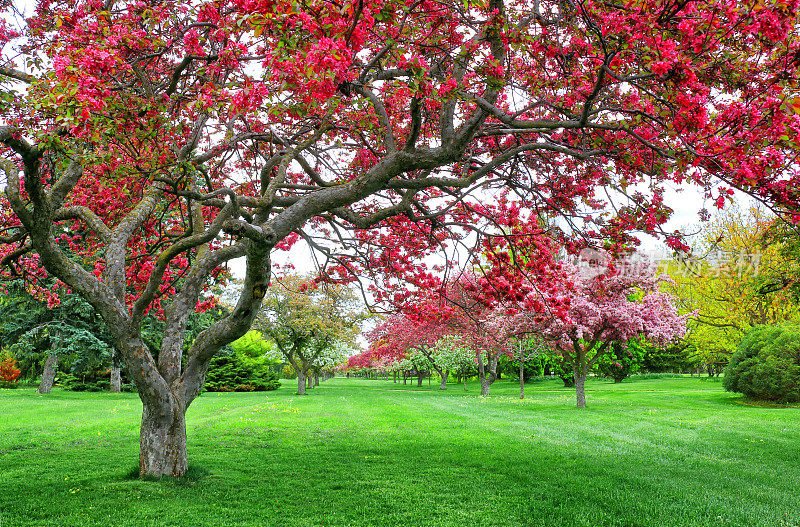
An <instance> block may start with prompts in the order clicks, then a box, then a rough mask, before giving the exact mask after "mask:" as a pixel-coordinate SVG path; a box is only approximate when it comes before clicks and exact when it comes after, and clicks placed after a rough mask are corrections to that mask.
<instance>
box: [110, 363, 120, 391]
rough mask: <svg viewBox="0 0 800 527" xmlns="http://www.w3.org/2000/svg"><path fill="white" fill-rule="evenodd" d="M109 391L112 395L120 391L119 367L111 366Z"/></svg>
mask: <svg viewBox="0 0 800 527" xmlns="http://www.w3.org/2000/svg"><path fill="white" fill-rule="evenodd" d="M111 391H112V392H113V393H119V392H121V391H122V371H121V370H120V367H119V366H111Z"/></svg>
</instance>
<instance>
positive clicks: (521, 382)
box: [519, 359, 525, 399]
mask: <svg viewBox="0 0 800 527" xmlns="http://www.w3.org/2000/svg"><path fill="white" fill-rule="evenodd" d="M519 398H520V399H524V398H525V362H524V361H523V360H522V359H520V361H519Z"/></svg>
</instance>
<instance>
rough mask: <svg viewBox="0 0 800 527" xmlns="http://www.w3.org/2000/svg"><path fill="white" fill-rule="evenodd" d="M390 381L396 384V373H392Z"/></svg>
mask: <svg viewBox="0 0 800 527" xmlns="http://www.w3.org/2000/svg"><path fill="white" fill-rule="evenodd" d="M392 380H393V382H397V372H396V371H393V372H392Z"/></svg>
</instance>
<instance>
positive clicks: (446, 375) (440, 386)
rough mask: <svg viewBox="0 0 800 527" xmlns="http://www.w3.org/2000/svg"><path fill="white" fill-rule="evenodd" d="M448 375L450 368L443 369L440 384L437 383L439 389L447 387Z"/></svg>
mask: <svg viewBox="0 0 800 527" xmlns="http://www.w3.org/2000/svg"><path fill="white" fill-rule="evenodd" d="M449 375H450V370H445V372H444V375H442V384H441V385H439V389H440V390H446V389H447V377H448V376H449Z"/></svg>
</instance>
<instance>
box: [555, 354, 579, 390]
mask: <svg viewBox="0 0 800 527" xmlns="http://www.w3.org/2000/svg"><path fill="white" fill-rule="evenodd" d="M553 373H554V374H555V376H556V377H558V378H559V379H561V380H562V381H563V382H564V386H565V387H566V388H574V387H575V371H574V370H573V368H572V363H571V362H569V361H568V360H566V359H564V358H562V357H559V358H558V360H557V361H555V363H554V364H553Z"/></svg>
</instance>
